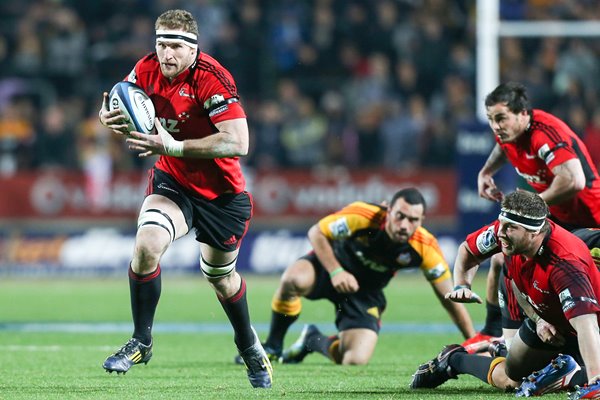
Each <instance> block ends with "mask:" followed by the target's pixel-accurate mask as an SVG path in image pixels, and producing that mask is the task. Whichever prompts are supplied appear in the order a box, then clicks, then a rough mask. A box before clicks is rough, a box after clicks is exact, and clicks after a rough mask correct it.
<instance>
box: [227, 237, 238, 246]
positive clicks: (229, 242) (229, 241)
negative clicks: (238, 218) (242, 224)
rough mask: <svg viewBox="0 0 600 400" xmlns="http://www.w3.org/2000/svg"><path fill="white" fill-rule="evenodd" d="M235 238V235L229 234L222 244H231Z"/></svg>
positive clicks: (235, 240) (234, 241)
mask: <svg viewBox="0 0 600 400" xmlns="http://www.w3.org/2000/svg"><path fill="white" fill-rule="evenodd" d="M237 241H238V240H237V238H236V237H235V235H231V237H230V238H229V239H227V240H226V241H224V242H223V244H226V245H232V244H236V243H237Z"/></svg>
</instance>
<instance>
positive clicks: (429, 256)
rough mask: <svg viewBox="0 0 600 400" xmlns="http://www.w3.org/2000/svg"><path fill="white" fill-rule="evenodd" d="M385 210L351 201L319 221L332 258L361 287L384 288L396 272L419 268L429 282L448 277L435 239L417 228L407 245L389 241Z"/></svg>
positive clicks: (446, 266) (446, 265) (422, 229)
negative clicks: (337, 261)
mask: <svg viewBox="0 0 600 400" xmlns="http://www.w3.org/2000/svg"><path fill="white" fill-rule="evenodd" d="M386 214H387V209H386V207H383V206H379V205H376V204H369V203H364V202H360V201H359V202H354V203H352V204H350V205H348V206H346V207H344V208H343V209H341V210H340V211H338V212H336V213H334V214H330V215H328V216H326V217H325V218H323V219H321V220H320V221H319V223H318V224H319V228H320V230H321V232H322V233H323V234H324V235H325V236H326V237H327V238H328V239H329V240H330V241H331V244H332V247H333V251H334V253H335V256H336V257H337V259H338V260H339V262H340V263H341V264H342V266H343V267H344V268H345V269H346V270H348V271H349V272H351V273H352V274H353V275H354V276H355V277H356V278H357V280H358V282H359V284H360V286H361V288H370V289H381V288H384V287H385V286H386V285H387V284H388V282H389V281H390V279H392V277H393V276H394V275H395V273H396V271H398V270H400V269H406V268H416V267H419V268H421V270H422V271H423V273H424V275H425V277H426V278H427V280H428V281H430V282H439V281H442V280H445V279H449V278H450V269H449V268H448V263H446V261H445V260H444V256H443V254H442V251H441V249H440V247H439V245H438V242H437V239H436V238H435V236H433V235H432V234H431V233H429V232H428V231H427V230H426V229H425V228H423V227H419V228H418V229H417V230H416V231H415V233H414V234H413V235H412V237H411V238H410V239H409V241H408V243H402V244H400V243H395V242H393V241H392V240H391V239H390V238H389V236H388V235H387V233H386V231H385V219H386Z"/></svg>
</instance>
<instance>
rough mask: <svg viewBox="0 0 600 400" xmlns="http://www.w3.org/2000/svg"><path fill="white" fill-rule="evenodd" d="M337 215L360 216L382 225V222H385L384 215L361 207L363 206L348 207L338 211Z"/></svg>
mask: <svg viewBox="0 0 600 400" xmlns="http://www.w3.org/2000/svg"><path fill="white" fill-rule="evenodd" d="M336 214H340V215H344V214H355V215H360V216H361V217H365V218H367V219H370V220H373V221H374V222H375V223H381V221H383V217H384V215H383V213H379V212H375V211H372V210H369V209H367V208H365V207H361V206H348V207H346V208H344V209H342V210H340V211H338V212H337V213H336ZM378 214H379V215H378Z"/></svg>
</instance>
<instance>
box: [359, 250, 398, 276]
mask: <svg viewBox="0 0 600 400" xmlns="http://www.w3.org/2000/svg"><path fill="white" fill-rule="evenodd" d="M354 254H356V257H357V258H358V259H359V260H360V261H361V262H362V263H363V265H364V266H365V267H367V268H369V269H371V270H373V271H376V272H387V271H388V269H389V268H388V267H386V266H385V265H381V264H378V263H377V262H375V261H373V260H369V259H368V258H367V257H365V254H364V253H363V252H362V251H357V252H355V253H354Z"/></svg>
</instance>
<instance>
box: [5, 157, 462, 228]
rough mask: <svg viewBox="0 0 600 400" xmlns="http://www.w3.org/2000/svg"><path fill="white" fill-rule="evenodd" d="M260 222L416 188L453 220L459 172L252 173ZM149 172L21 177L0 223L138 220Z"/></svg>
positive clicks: (9, 185) (12, 182) (9, 188)
mask: <svg viewBox="0 0 600 400" xmlns="http://www.w3.org/2000/svg"><path fill="white" fill-rule="evenodd" d="M246 176H247V179H248V190H249V191H250V192H251V193H252V195H253V197H254V207H255V208H254V218H258V219H263V218H264V219H265V220H268V219H272V218H277V217H303V218H313V219H314V218H318V217H321V216H323V215H324V214H326V213H329V212H333V211H336V210H338V209H340V208H341V207H343V206H344V205H346V204H348V203H351V202H353V201H356V200H362V201H368V202H373V203H380V202H382V201H385V200H389V199H390V198H391V196H392V195H393V193H394V192H396V191H397V190H399V189H401V188H403V187H408V186H415V187H417V188H419V189H420V190H421V192H422V193H423V195H424V196H425V198H426V200H427V203H428V204H427V206H428V211H427V215H428V218H431V217H434V218H454V217H455V214H456V176H455V173H454V172H452V171H425V170H418V171H415V172H413V173H410V174H399V173H397V172H394V171H386V170H371V171H352V172H351V171H348V170H345V169H331V170H328V171H319V172H311V171H280V172H273V173H271V172H269V173H252V172H250V173H248V172H247V173H246ZM146 182H147V181H146V173H127V174H116V175H115V176H113V177H112V178H111V179H110V180H108V181H106V182H100V183H98V182H93V181H90V180H89V179H87V178H86V176H85V175H84V174H79V173H66V172H65V173H56V172H53V173H47V174H44V173H42V174H40V173H18V174H16V175H14V176H11V177H2V178H0V184H1V187H2V191H1V192H0V219H15V218H41V219H55V218H56V219H62V218H75V219H77V218H92V219H93V218H98V219H103V218H124V219H131V218H135V217H136V214H137V211H138V208H139V206H140V204H141V202H142V200H143V194H144V191H145V189H146Z"/></svg>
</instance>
